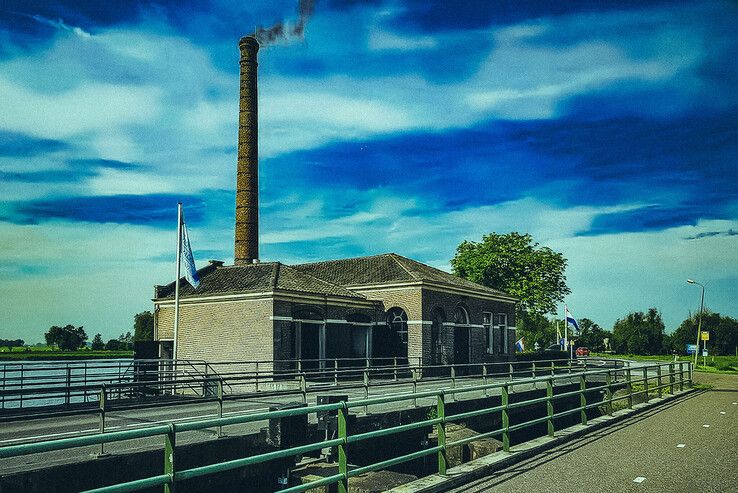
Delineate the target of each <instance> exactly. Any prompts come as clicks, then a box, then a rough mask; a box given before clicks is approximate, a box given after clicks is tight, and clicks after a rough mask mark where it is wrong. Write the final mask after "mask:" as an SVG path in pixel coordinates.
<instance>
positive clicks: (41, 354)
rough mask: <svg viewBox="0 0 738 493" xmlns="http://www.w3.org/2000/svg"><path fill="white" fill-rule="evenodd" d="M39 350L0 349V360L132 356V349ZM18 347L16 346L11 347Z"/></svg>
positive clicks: (44, 348)
mask: <svg viewBox="0 0 738 493" xmlns="http://www.w3.org/2000/svg"><path fill="white" fill-rule="evenodd" d="M42 348H43V349H41V350H40V351H39V350H37V349H36V347H34V348H33V349H32V350H31V351H26V350H25V348H20V349H21V350H20V351H0V361H22V360H67V359H99V358H132V357H133V351H93V350H90V349H87V350H81V351H59V350H56V349H52V348H46V347H42ZM13 349H18V348H13Z"/></svg>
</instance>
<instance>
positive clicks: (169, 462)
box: [164, 423, 177, 493]
mask: <svg viewBox="0 0 738 493" xmlns="http://www.w3.org/2000/svg"><path fill="white" fill-rule="evenodd" d="M176 443H177V436H176V428H175V424H174V423H171V424H170V425H169V432H168V433H167V434H166V435H164V474H167V475H168V476H169V478H170V482H169V483H166V484H164V493H174V491H175V490H176V488H175V485H174V464H175V454H174V448H175V445H176Z"/></svg>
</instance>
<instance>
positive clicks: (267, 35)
mask: <svg viewBox="0 0 738 493" xmlns="http://www.w3.org/2000/svg"><path fill="white" fill-rule="evenodd" d="M315 2H316V0H299V2H298V4H297V20H296V21H295V22H294V23H289V22H278V23H276V24H274V25H273V26H272V27H268V28H263V27H260V28H258V29H257V30H256V32H254V34H252V36H254V37H255V38H256V39H257V40H258V41H259V44H261V45H270V44H272V43H275V42H277V41H279V40H283V39H284V40H288V39H291V38H302V37H303V36H304V34H305V26H306V25H307V22H308V19H310V16H311V15H313V11H314V10H315Z"/></svg>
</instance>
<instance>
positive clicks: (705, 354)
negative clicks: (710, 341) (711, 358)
mask: <svg viewBox="0 0 738 493" xmlns="http://www.w3.org/2000/svg"><path fill="white" fill-rule="evenodd" d="M702 356H703V357H704V356H707V349H703V350H702Z"/></svg>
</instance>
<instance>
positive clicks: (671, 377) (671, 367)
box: [669, 363, 676, 395]
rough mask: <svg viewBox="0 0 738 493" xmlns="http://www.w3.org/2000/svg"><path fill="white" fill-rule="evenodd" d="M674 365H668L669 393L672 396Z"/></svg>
mask: <svg viewBox="0 0 738 493" xmlns="http://www.w3.org/2000/svg"><path fill="white" fill-rule="evenodd" d="M675 381H676V379H675V378H674V363H669V392H670V393H671V395H674V382H675Z"/></svg>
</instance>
